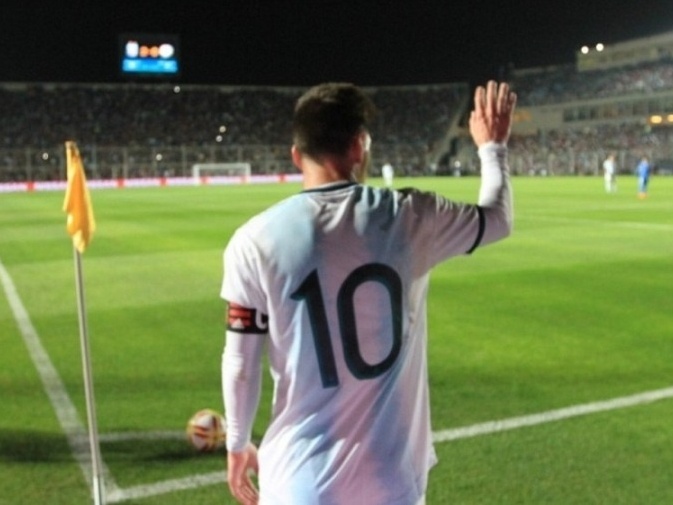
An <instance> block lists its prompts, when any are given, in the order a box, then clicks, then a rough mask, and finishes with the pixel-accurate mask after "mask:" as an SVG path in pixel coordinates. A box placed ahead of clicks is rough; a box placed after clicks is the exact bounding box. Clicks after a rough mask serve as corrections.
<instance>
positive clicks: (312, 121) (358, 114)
mask: <svg viewBox="0 0 673 505" xmlns="http://www.w3.org/2000/svg"><path fill="white" fill-rule="evenodd" d="M375 114H376V107H375V106H374V103H373V102H372V101H371V99H370V98H369V97H368V96H367V95H366V94H365V93H364V91H362V90H361V89H360V88H358V87H357V86H354V85H353V84H348V83H325V84H319V85H318V86H314V87H312V88H311V89H309V90H308V91H307V92H306V93H304V94H303V95H302V96H301V97H300V98H299V100H297V104H296V106H295V109H294V118H293V120H292V141H293V143H294V145H295V146H297V149H299V151H300V152H302V153H304V154H306V155H308V156H310V157H312V158H314V159H320V158H321V157H322V156H325V155H333V156H343V155H345V154H346V153H347V152H348V149H349V147H350V145H351V142H352V141H353V138H354V137H355V136H356V135H359V134H360V133H362V132H363V131H369V126H370V124H371V122H372V121H373V119H374V116H375Z"/></svg>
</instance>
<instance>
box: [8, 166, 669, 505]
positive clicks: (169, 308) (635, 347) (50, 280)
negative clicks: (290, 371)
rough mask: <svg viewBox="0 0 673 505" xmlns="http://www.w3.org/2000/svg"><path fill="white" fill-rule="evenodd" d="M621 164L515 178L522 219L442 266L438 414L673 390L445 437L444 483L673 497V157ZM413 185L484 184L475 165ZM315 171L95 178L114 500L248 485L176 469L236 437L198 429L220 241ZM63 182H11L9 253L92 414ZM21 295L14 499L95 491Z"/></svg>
mask: <svg viewBox="0 0 673 505" xmlns="http://www.w3.org/2000/svg"><path fill="white" fill-rule="evenodd" d="M380 183H381V181H380V180H377V179H374V180H372V181H371V184H380ZM619 184H620V187H619V192H618V193H617V194H611V195H608V194H605V193H604V191H603V186H602V179H600V178H598V177H583V178H582V177H579V178H524V177H521V178H516V179H514V180H513V185H514V191H515V213H516V216H515V230H514V233H513V235H512V236H511V237H510V238H509V239H508V240H506V241H504V242H501V243H499V244H495V245H492V246H489V247H486V248H483V249H480V250H478V251H477V252H476V253H475V254H474V255H473V256H471V257H460V258H455V259H453V260H450V261H448V262H446V263H444V264H442V265H440V266H439V267H437V268H436V269H435V270H434V272H433V275H432V280H431V286H430V295H429V301H428V304H429V308H428V310H429V327H430V341H429V365H430V382H431V395H432V417H433V428H434V430H435V431H436V432H444V433H446V432H451V431H452V430H456V429H458V428H464V427H470V426H473V425H479V424H481V423H486V422H489V421H499V420H507V419H512V418H520V417H525V416H532V415H535V414H544V413H549V412H553V411H556V410H558V409H566V408H571V407H576V406H583V405H590V406H591V405H597V404H600V402H605V401H608V400H612V399H619V398H628V397H632V396H634V395H640V394H642V393H647V392H652V391H666V392H667V394H666V395H665V397H663V398H661V399H658V400H657V401H647V400H643V401H642V402H637V404H635V405H632V406H630V407H623V408H611V409H605V410H600V411H597V412H591V413H587V414H586V415H577V416H571V417H568V418H564V419H560V420H556V421H553V422H542V423H539V424H534V425H531V426H522V427H519V428H517V429H511V430H506V431H496V432H492V433H484V434H481V435H479V436H473V437H468V438H457V439H455V440H450V441H444V442H438V443H437V445H436V447H437V452H438V455H439V464H438V465H437V466H436V467H435V468H434V469H433V471H432V473H431V475H430V487H429V490H428V497H427V503H428V504H429V505H443V504H485V505H494V504H502V505H510V504H545V505H548V504H559V505H567V504H571V503H572V504H580V503H581V504H606V503H609V504H611V505H612V504H636V503H637V504H645V503H646V504H648V505H651V504H670V503H673V487H671V485H670V473H671V468H673V444H671V440H673V422H671V419H673V398H672V397H671V396H673V395H671V394H670V391H671V388H672V387H673V178H671V177H668V178H667V177H655V178H654V179H653V180H652V182H651V189H650V196H649V198H647V199H646V200H639V199H637V198H636V181H635V178H631V177H622V178H621V179H620V180H619ZM396 185H397V186H400V187H401V186H416V187H420V188H424V189H432V190H436V191H437V192H439V193H441V194H444V195H446V196H449V197H451V198H454V199H458V200H463V201H473V200H474V199H475V198H476V194H477V189H478V180H477V179H476V178H424V179H398V180H397V181H396ZM299 189H300V188H299V185H297V184H284V185H247V186H233V187H227V186H206V187H179V188H171V187H165V188H152V189H149V188H148V189H114V190H95V191H92V199H93V204H94V209H95V213H96V219H97V223H98V229H97V231H96V233H95V235H94V239H93V242H92V243H91V245H90V248H89V249H88V250H87V252H86V253H85V254H84V256H83V270H84V281H85V294H86V305H87V316H88V326H89V334H90V347H91V356H92V368H93V373H94V381H95V395H96V400H97V419H98V427H99V431H100V433H101V437H102V442H101V448H102V456H103V461H104V464H105V466H106V469H107V471H108V472H109V477H110V478H111V479H112V480H113V481H114V483H115V485H116V487H117V489H118V490H121V491H120V493H121V494H118V495H116V498H115V497H114V496H113V497H112V498H113V501H116V502H120V503H128V504H137V505H152V504H162V505H173V504H175V505H177V504H184V503H189V504H191V505H200V504H212V503H222V504H232V503H234V502H233V500H232V499H231V498H230V497H229V493H228V490H227V488H226V484H224V482H219V483H215V484H213V483H206V485H202V486H194V487H190V488H188V489H182V490H169V488H170V485H171V483H176V482H177V483H180V482H191V481H192V480H193V479H194V476H203V475H206V476H212V475H217V473H216V472H222V471H223V469H224V458H223V455H222V454H211V455H203V454H198V453H196V452H194V451H193V450H192V449H191V448H190V447H189V446H188V444H187V443H186V441H185V440H184V439H183V438H182V436H181V432H183V430H184V428H185V425H186V422H187V420H188V419H189V417H190V416H191V415H192V414H193V413H194V412H195V411H197V410H199V409H201V408H204V407H211V408H215V409H217V410H222V406H221V404H222V401H221V393H220V376H219V373H220V370H219V369H220V355H221V350H222V345H223V303H222V301H221V300H220V299H219V287H220V282H221V275H222V262H221V256H222V251H223V248H224V246H225V244H226V242H227V240H228V238H229V237H230V235H231V233H232V231H233V229H234V228H235V227H236V226H237V225H239V224H240V223H241V222H243V220H245V219H246V218H247V217H249V216H251V215H252V214H254V213H256V212H258V211H259V210H261V209H263V208H265V207H267V206H269V205H271V204H273V203H274V202H275V201H277V200H279V199H280V198H283V197H284V196H286V195H290V194H293V193H295V192H296V191H298V190H299ZM63 196H64V195H63V194H62V193H61V192H41V193H13V194H0V263H1V265H2V266H4V269H6V272H7V274H8V276H9V278H10V279H11V282H12V283H13V285H14V286H15V287H16V293H17V295H18V299H20V302H21V303H22V304H23V306H24V307H25V309H26V312H27V314H28V316H29V318H30V322H31V323H32V326H33V327H34V330H35V333H36V335H37V336H38V337H39V341H40V342H41V344H42V346H43V347H44V350H45V351H46V353H47V355H48V357H49V360H50V362H51V363H52V364H53V366H54V368H55V370H56V372H57V374H58V377H60V379H61V381H62V384H63V388H64V391H65V392H66V393H67V397H68V398H69V399H70V401H71V402H72V405H74V408H75V409H76V412H77V413H78V415H79V419H80V421H81V422H82V423H84V425H86V405H85V400H84V387H83V378H82V363H81V353H80V343H79V333H78V322H77V305H76V297H75V281H74V265H73V253H72V246H71V242H70V240H69V237H68V236H67V235H66V232H65V214H64V213H63V212H62V210H61V206H62V203H63ZM9 298H10V297H9V296H7V295H6V294H5V292H4V291H0V349H2V350H1V352H0V391H2V409H1V412H2V413H1V414H0V475H1V476H2V477H1V478H0V505H22V504H33V503H44V504H50V505H61V504H62V505H79V504H83V505H84V504H87V503H92V499H91V497H90V491H89V487H88V483H87V482H86V480H85V477H84V474H83V471H82V469H81V468H80V465H79V464H78V463H77V461H76V460H75V458H74V457H73V451H72V449H71V446H70V445H69V441H68V437H67V436H66V434H65V433H64V430H63V429H62V427H61V424H60V422H59V420H58V418H57V416H56V414H55V410H54V408H53V407H52V402H51V401H50V399H49V397H48V396H47V393H46V389H45V385H44V384H43V382H42V379H41V375H40V373H38V369H37V368H36V366H35V365H34V363H33V361H32V359H31V356H30V354H29V351H28V348H27V345H26V343H25V340H24V333H23V332H24V331H25V328H24V329H23V330H22V328H21V327H20V326H19V325H18V324H17V321H16V318H15V313H14V310H13V308H12V305H11V303H10V299H9ZM269 385H270V381H268V380H266V382H265V391H264V395H263V398H262V405H261V408H260V413H259V416H258V420H257V424H256V427H255V436H256V437H259V436H260V435H261V434H262V432H263V429H264V426H265V421H266V419H267V418H268V414H269V403H270V391H269ZM164 435H165V436H164ZM115 437H116V438H115ZM177 487H179V486H177ZM187 487H189V486H187ZM129 490H130V491H129ZM135 491H138V493H137V494H136V495H133V492H135ZM134 496H135V497H134Z"/></svg>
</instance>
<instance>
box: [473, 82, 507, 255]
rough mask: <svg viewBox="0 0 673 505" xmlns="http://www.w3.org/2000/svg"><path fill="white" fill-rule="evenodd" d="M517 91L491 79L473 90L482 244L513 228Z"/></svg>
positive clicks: (494, 239) (480, 241) (503, 234)
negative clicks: (510, 146) (510, 147)
mask: <svg viewBox="0 0 673 505" xmlns="http://www.w3.org/2000/svg"><path fill="white" fill-rule="evenodd" d="M515 106H516V94H515V93H513V92H511V91H510V88H509V85H508V84H507V83H500V84H498V83H496V82H495V81H489V82H488V83H487V84H486V86H485V87H484V86H478V87H477V88H476V90H475V93H474V109H473V110H472V113H471V115H470V134H471V135H472V139H473V140H474V143H475V144H476V145H477V149H478V154H479V159H480V161H481V186H480V189H479V207H480V209H481V210H480V211H481V212H482V217H483V220H484V225H483V235H482V236H481V237H480V240H479V241H478V242H479V244H480V245H485V244H489V243H491V242H495V241H496V240H499V239H501V238H504V237H506V236H508V235H509V234H510V233H511V231H512V223H513V217H514V209H513V203H512V188H511V184H510V180H509V167H508V166H507V142H508V140H509V136H510V132H511V126H512V116H513V114H514V109H515Z"/></svg>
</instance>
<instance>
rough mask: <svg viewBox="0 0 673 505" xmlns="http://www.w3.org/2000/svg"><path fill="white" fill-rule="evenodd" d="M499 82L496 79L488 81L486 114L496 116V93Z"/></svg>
mask: <svg viewBox="0 0 673 505" xmlns="http://www.w3.org/2000/svg"><path fill="white" fill-rule="evenodd" d="M497 86H498V85H497V83H496V82H495V81H488V83H487V84H486V115H487V116H489V117H495V115H496V113H497V112H498V111H497V105H496V93H497Z"/></svg>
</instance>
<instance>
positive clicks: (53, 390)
mask: <svg viewBox="0 0 673 505" xmlns="http://www.w3.org/2000/svg"><path fill="white" fill-rule="evenodd" d="M0 280H1V281H2V285H3V287H4V289H5V294H6V295H7V300H8V301H9V304H10V307H11V308H12V311H13V313H14V317H15V319H16V322H17V324H18V326H19V328H20V330H21V334H22V335H23V339H24V342H25V344H26V347H27V348H28V351H29V353H30V356H31V358H32V360H33V363H34V364H35V367H36V369H37V371H38V374H39V375H40V378H41V379H42V383H43V385H44V388H45V391H46V392H47V395H48V396H49V399H50V400H51V403H52V406H53V407H54V411H55V412H56V416H57V417H58V419H59V422H60V424H61V427H62V428H63V431H64V432H65V433H66V436H67V438H68V443H69V444H70V447H71V450H72V452H73V455H74V457H75V459H76V460H77V461H78V463H79V465H80V467H81V468H82V471H83V473H84V475H85V477H86V478H87V482H89V484H91V482H92V476H91V457H90V453H89V451H88V437H87V433H86V429H85V427H84V425H83V424H82V422H81V421H80V420H79V417H78V415H77V411H76V409H75V407H74V405H73V404H72V401H71V400H70V397H69V396H68V394H67V391H66V389H65V387H64V385H63V382H62V381H61V378H60V377H59V375H58V372H57V371H56V369H55V368H54V366H53V364H52V363H51V361H50V359H49V356H48V355H47V353H46V351H45V350H44V347H43V346H42V344H41V342H40V339H39V337H38V335H37V332H36V331H35V328H34V327H33V325H32V323H31V322H30V318H29V317H28V313H27V312H26V309H25V308H24V306H23V304H22V303H21V299H20V298H19V296H18V294H17V292H16V288H15V287H14V283H13V282H12V279H11V278H10V277H9V274H8V273H7V271H6V270H5V268H4V266H3V265H2V263H1V262H0ZM670 398H673V387H670V388H664V389H658V390H653V391H648V392H644V393H639V394H634V395H631V396H623V397H620V398H613V399H611V400H605V401H600V402H592V403H585V404H581V405H575V406H571V407H567V408H562V409H557V410H550V411H547V412H542V413H539V414H532V415H528V416H519V417H511V418H508V419H501V420H499V421H489V422H485V423H479V424H473V425H471V426H465V427H462V428H454V429H450V430H442V431H437V432H435V433H433V441H434V442H435V443H442V442H450V441H452V440H459V439H463V438H470V437H477V436H481V435H488V434H491V433H498V432H502V431H508V430H514V429H518V428H523V427H526V426H535V425H539V424H544V423H550V422H554V421H560V420H563V419H569V418H572V417H579V416H585V415H589V414H596V413H599V412H606V411H610V410H616V409H623V408H628V407H635V406H638V405H643V404H647V403H652V402H656V401H660V400H665V399H670ZM184 436H185V435H184V432H182V431H155V432H146V433H141V432H128V433H112V434H107V435H101V436H100V440H101V441H106V442H118V441H124V440H140V439H143V440H158V439H166V438H170V439H176V438H182V437H184ZM103 471H104V473H105V484H106V498H107V500H108V502H109V503H119V502H123V501H127V500H132V499H140V498H148V497H151V496H156V495H160V494H166V493H172V492H176V491H182V490H187V489H193V488H197V487H201V486H209V485H215V484H222V483H224V482H226V480H227V474H226V472H225V471H224V470H223V471H221V472H212V473H206V474H199V475H192V476H189V477H185V478H182V479H171V480H165V481H160V482H155V483H153V484H145V485H139V486H134V487H129V488H125V489H121V488H119V487H118V486H117V485H116V484H115V482H114V481H113V480H112V476H111V475H110V472H109V471H108V469H107V468H106V467H105V465H104V464H103Z"/></svg>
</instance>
